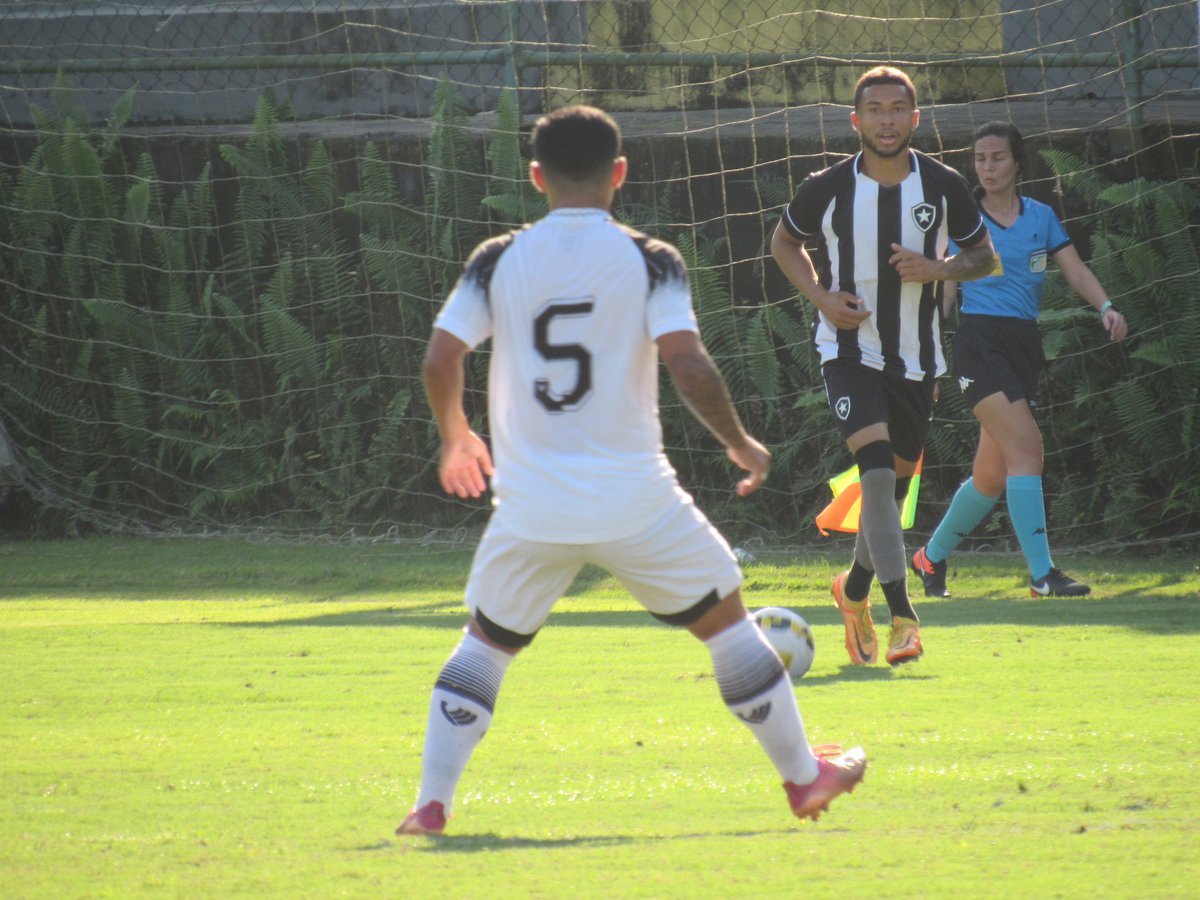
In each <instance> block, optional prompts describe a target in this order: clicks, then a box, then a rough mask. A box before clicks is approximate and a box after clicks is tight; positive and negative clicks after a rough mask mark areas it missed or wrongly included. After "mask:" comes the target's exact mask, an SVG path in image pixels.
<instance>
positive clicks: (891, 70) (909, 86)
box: [854, 66, 917, 109]
mask: <svg viewBox="0 0 1200 900" xmlns="http://www.w3.org/2000/svg"><path fill="white" fill-rule="evenodd" d="M877 84H898V85H900V86H901V87H902V88H904V90H905V91H907V92H908V100H909V102H910V103H912V105H913V106H916V105H917V88H916V86H915V85H913V82H912V79H911V78H909V77H908V76H907V75H905V74H904V73H903V72H901V71H900V70H899V69H897V68H896V67H895V66H876V67H875V68H873V69H868V70H867V71H866V72H864V73H863V74H862V75H861V76H860V77H859V79H858V83H857V84H855V85H854V108H855V109H858V106H859V104H860V103H862V96H863V91H865V90H866V89H867V88H869V87H873V86H874V85H877Z"/></svg>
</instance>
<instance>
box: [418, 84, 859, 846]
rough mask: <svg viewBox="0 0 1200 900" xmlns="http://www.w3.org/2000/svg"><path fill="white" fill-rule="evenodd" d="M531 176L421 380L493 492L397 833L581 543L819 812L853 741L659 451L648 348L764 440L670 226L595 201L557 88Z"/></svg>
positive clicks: (538, 620) (600, 164) (446, 445)
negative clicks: (473, 408) (540, 200)
mask: <svg viewBox="0 0 1200 900" xmlns="http://www.w3.org/2000/svg"><path fill="white" fill-rule="evenodd" d="M532 143H533V158H534V161H533V163H532V164H531V166H530V177H531V180H532V181H533V184H534V185H535V186H536V187H537V189H538V190H540V191H542V192H543V193H545V195H546V198H547V200H548V204H549V209H550V211H549V213H548V214H547V215H546V216H544V217H543V218H542V219H540V220H538V221H537V222H535V223H533V224H532V225H529V226H527V227H526V228H524V229H521V230H518V231H515V232H512V233H510V234H506V235H503V236H501V237H497V238H493V239H491V240H488V241H485V242H484V243H482V244H481V245H480V246H479V247H477V248H476V249H475V251H474V252H473V253H472V254H471V257H470V258H469V259H468V260H467V263H466V266H465V268H464V271H463V274H462V277H461V278H460V280H459V282H458V284H457V285H456V286H455V288H454V290H453V291H452V293H451V294H450V297H449V298H448V299H447V301H446V304H445V306H444V307H443V309H442V311H441V313H440V314H439V316H438V318H437V321H436V322H435V327H434V332H433V336H432V338H431V340H430V343H429V348H428V351H427V354H426V359H425V370H424V372H425V386H426V395H427V397H428V399H429V403H430V406H431V408H432V410H433V415H434V418H435V420H436V422H437V426H438V432H439V434H440V436H441V440H442V446H441V455H440V461H439V466H438V474H439V479H440V482H441V485H442V488H443V489H444V490H446V491H447V492H448V493H451V494H454V495H456V496H459V497H463V498H466V497H479V496H482V495H483V493H484V491H485V490H486V489H487V487H488V478H489V477H490V479H491V489H492V495H493V506H494V510H493V513H492V517H491V519H490V521H489V523H488V526H487V528H486V530H485V532H484V535H483V537H482V539H481V541H480V544H479V547H478V549H477V550H476V553H475V558H474V562H473V564H472V567H471V573H470V576H469V578H468V581H467V589H466V605H467V608H468V610H469V611H470V618H469V620H468V622H467V626H466V628H465V629H464V636H463V638H462V640H461V642H460V643H459V644H458V646H457V647H455V649H454V651H453V652H452V653H451V654H450V658H449V659H448V660H447V661H446V663H445V665H444V666H443V667H442V670H441V672H440V674H439V676H438V679H437V682H436V684H435V686H434V688H433V692H432V697H431V700H430V705H429V719H428V726H427V729H426V734H425V748H424V752H423V754H422V774H421V785H420V789H419V792H418V796H417V802H416V805H415V806H414V808H413V810H412V811H411V812H410V813H409V814H408V816H407V817H406V818H405V819H404V821H403V822H402V823H401V825H400V827H399V828H398V829H397V833H398V834H440V833H442V831H443V830H444V828H445V825H446V818H447V816H448V815H449V812H450V809H451V806H452V803H453V799H454V794H455V790H456V788H457V785H458V781H459V779H460V777H461V776H462V773H463V771H464V769H465V768H466V765H467V761H468V759H469V758H470V756H471V753H472V752H473V751H474V749H475V747H476V746H477V745H478V743H479V741H480V740H481V739H482V738H483V735H484V734H485V732H487V730H488V728H489V726H490V725H491V722H492V715H493V711H494V709H495V703H496V697H497V695H498V694H499V690H500V686H501V682H502V680H503V678H504V673H505V671H506V669H507V668H508V666H509V664H510V663H511V662H512V660H513V658H514V657H515V656H516V655H517V653H518V652H519V651H520V650H521V649H522V648H523V647H525V646H527V645H528V644H529V643H530V642H531V641H532V640H533V638H534V636H535V635H536V634H537V632H538V630H539V629H540V628H541V626H542V625H543V623H544V622H545V621H546V618H547V617H548V616H549V614H550V611H551V608H552V607H553V606H554V604H555V603H556V602H557V600H558V599H559V597H560V596H561V595H562V594H563V593H564V592H565V591H566V590H567V588H568V587H569V586H570V585H571V583H572V581H573V580H574V578H575V576H576V574H577V573H578V572H579V571H580V569H581V568H582V567H583V566H584V565H585V564H586V563H592V564H594V565H597V566H600V567H602V568H604V569H606V570H607V571H609V572H610V573H611V574H612V575H613V576H615V577H616V578H617V579H618V580H619V581H620V582H621V583H622V584H623V585H624V586H625V587H626V588H627V589H628V590H629V592H630V593H631V594H632V595H633V596H634V597H635V598H636V599H637V600H638V602H640V603H641V604H642V605H643V606H644V607H645V608H646V610H647V611H648V612H649V613H650V614H651V615H653V616H654V617H655V618H657V619H659V620H661V621H663V622H666V623H668V624H672V625H677V626H681V627H684V628H686V629H687V630H688V631H690V632H691V633H692V634H694V635H695V636H696V637H697V638H699V639H700V640H702V641H704V643H705V644H706V646H707V647H708V648H709V650H710V652H711V654H712V660H713V667H714V672H715V676H716V681H717V685H718V687H719V689H720V692H721V697H722V699H723V700H724V702H725V704H726V705H727V706H728V708H729V709H730V711H731V712H732V713H733V714H734V715H736V716H737V717H738V718H739V719H740V720H741V721H742V722H743V723H745V724H746V726H747V727H749V728H750V730H751V731H752V732H753V733H754V735H755V737H756V738H757V739H758V740H759V742H760V744H761V745H762V747H763V749H764V750H765V751H766V753H767V755H768V757H769V758H770V760H771V762H772V763H773V764H774V765H775V767H776V769H777V770H778V772H779V774H780V776H781V777H782V778H783V781H784V788H785V790H786V792H787V795H788V800H789V804H790V806H791V808H792V811H793V813H794V814H795V815H796V816H798V817H800V818H810V817H811V818H813V819H816V818H817V817H818V815H819V813H820V812H821V811H822V810H824V809H827V808H828V806H829V802H830V800H832V799H833V798H834V797H836V796H838V795H839V794H842V793H844V792H846V791H850V790H853V788H854V786H855V785H857V784H858V783H859V781H861V780H862V777H863V773H864V771H865V769H866V757H865V755H864V754H863V752H862V750H861V748H857V747H856V748H854V749H852V750H849V751H846V752H845V753H838V752H837V751H829V752H826V753H824V754H823V753H822V752H820V751H816V752H814V749H813V748H811V747H810V746H809V743H808V740H807V738H806V737H805V733H804V725H803V723H802V721H801V718H800V713H799V710H798V709H797V706H796V698H795V694H794V691H793V688H792V684H791V681H790V679H789V678H788V677H787V675H786V672H785V671H784V668H783V665H782V663H781V662H780V660H779V657H778V655H777V654H776V653H775V651H774V650H772V649H771V646H770V645H769V644H768V643H767V642H766V640H765V638H764V637H763V636H762V633H761V631H760V630H759V629H758V628H757V626H756V625H755V624H754V621H753V619H751V618H750V616H749V614H748V612H747V610H746V607H745V606H744V605H743V603H742V598H741V593H740V590H739V587H740V584H741V580H742V574H741V571H740V570H739V568H738V565H737V561H736V559H735V558H734V556H733V553H732V552H731V550H730V548H729V545H728V543H727V542H726V541H725V540H724V538H722V537H721V535H720V534H719V533H718V532H717V531H716V529H714V528H713V526H712V525H711V524H710V523H709V522H708V520H707V519H706V518H705V516H704V514H703V513H701V512H700V511H699V510H698V509H697V508H696V506H695V504H694V503H693V502H692V498H691V497H690V496H689V495H688V494H687V493H686V492H684V491H683V490H682V489H681V488H680V486H679V484H678V481H677V479H676V476H675V472H674V470H673V468H672V467H671V464H670V462H669V461H668V460H667V457H666V454H665V453H664V451H663V444H662V427H661V424H660V422H659V418H658V358H659V357H660V356H661V357H662V360H663V362H664V364H665V365H666V366H667V369H668V371H669V372H670V374H671V377H672V379H673V380H674V383H675V386H676V388H677V390H678V392H679V395H680V397H681V398H683V400H684V402H685V403H686V404H687V405H688V408H689V409H690V410H691V411H692V412H693V413H694V414H695V415H696V416H697V418H698V419H699V420H700V421H701V422H702V423H703V424H704V425H705V426H706V427H707V428H708V429H709V431H711V432H712V434H713V435H714V436H715V437H716V438H717V439H718V440H719V441H720V442H721V443H722V444H723V445H724V447H725V451H726V454H727V455H728V456H729V459H730V460H732V461H733V462H734V463H735V464H736V465H738V466H739V467H741V468H742V469H743V470H745V472H746V473H747V474H746V476H745V477H744V478H743V479H742V480H741V481H740V482H739V483H738V486H737V491H738V493H739V494H740V495H743V496H744V495H746V494H749V493H751V492H753V491H755V490H757V489H758V488H759V486H760V485H761V484H762V483H763V481H764V479H765V478H766V476H767V470H768V467H769V465H770V453H769V452H768V451H767V450H766V448H764V447H763V446H762V445H761V444H760V443H759V442H758V441H756V440H755V439H754V438H753V437H751V436H750V435H749V434H747V433H746V430H745V429H744V428H743V426H742V423H741V420H740V419H739V418H738V415H737V412H736V410H735V409H734V406H733V403H732V401H731V399H730V396H729V392H728V390H727V388H726V386H725V382H724V380H723V379H722V377H721V374H720V372H719V370H718V369H717V367H716V365H715V364H714V363H713V361H712V359H711V358H710V357H709V355H708V352H707V350H706V349H705V347H704V344H703V343H702V341H701V339H700V336H699V333H698V330H697V327H696V319H695V315H694V313H693V311H692V305H691V293H690V288H689V283H688V273H687V269H686V267H685V265H684V263H683V259H682V257H681V256H680V254H679V252H678V250H676V249H675V248H674V247H673V246H671V245H669V244H667V243H664V242H662V241H659V240H655V239H653V238H649V237H646V236H645V235H643V234H640V233H638V232H636V231H634V230H633V229H630V228H627V227H625V226H622V225H619V224H618V223H617V222H615V221H614V220H613V218H612V216H611V214H610V212H609V210H610V209H611V206H612V201H613V196H614V193H615V192H616V190H617V189H618V188H620V187H621V185H622V183H623V182H624V180H625V175H626V171H627V162H626V160H625V158H624V157H623V156H622V155H621V134H620V129H619V128H618V127H617V124H616V123H615V122H614V121H613V120H612V118H610V117H609V116H608V115H607V114H606V113H604V112H602V111H601V110H598V109H595V108H594V107H589V106H568V107H564V108H561V109H559V110H557V111H555V112H553V113H551V114H549V115H547V116H544V117H542V118H541V119H539V120H538V122H537V124H536V125H535V127H534V130H533V135H532ZM488 338H490V339H491V341H492V353H491V361H490V363H491V364H490V369H489V375H488V416H489V422H490V425H491V438H492V448H493V450H494V453H495V464H494V465H493V462H492V453H491V452H489V449H488V447H487V445H486V444H485V443H484V441H483V440H482V439H481V438H480V437H479V436H478V435H477V434H476V433H475V432H474V431H472V429H471V426H470V423H469V422H468V420H467V417H466V414H465V411H464V408H463V390H464V380H463V379H464V376H463V361H464V359H465V357H466V356H467V354H468V353H470V352H471V351H472V350H473V349H474V348H475V347H477V346H479V345H480V344H481V343H482V342H483V341H485V340H487V339H488Z"/></svg>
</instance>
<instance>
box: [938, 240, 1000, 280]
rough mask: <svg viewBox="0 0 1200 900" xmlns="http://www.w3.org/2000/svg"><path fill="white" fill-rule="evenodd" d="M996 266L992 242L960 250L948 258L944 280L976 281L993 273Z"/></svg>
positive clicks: (943, 271)
mask: <svg viewBox="0 0 1200 900" xmlns="http://www.w3.org/2000/svg"><path fill="white" fill-rule="evenodd" d="M995 267H996V255H995V253H993V252H992V245H991V243H990V242H989V243H986V244H984V245H982V246H980V247H971V248H970V249H969V250H960V251H959V252H958V253H956V254H954V256H952V257H950V259H948V260H946V264H945V266H944V267H943V268H942V280H943V281H974V280H975V279H977V278H983V277H985V276H987V275H990V274H992V270H993V269H994V268H995Z"/></svg>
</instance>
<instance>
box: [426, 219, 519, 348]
mask: <svg viewBox="0 0 1200 900" xmlns="http://www.w3.org/2000/svg"><path fill="white" fill-rule="evenodd" d="M505 238H507V239H504V238H501V239H495V238H493V239H492V240H490V241H484V242H483V243H482V244H480V245H479V246H478V247H476V248H475V251H474V252H473V253H472V254H471V256H470V257H469V258H468V259H467V263H466V265H465V266H463V272H462V275H461V276H459V279H458V283H457V284H455V285H454V290H452V291H451V292H450V296H449V297H447V298H446V302H445V304H443V305H442V309H441V312H439V313H438V316H437V319H436V320H435V321H434V323H433V327H434V328H440V329H442V330H443V331H448V332H450V334H452V335H454V336H455V337H456V338H458V339H459V340H460V341H462V342H463V343H464V344H466V345H467V346H468V347H470V348H471V349H474V348H475V347H478V346H479V345H480V344H482V343H483V342H484V341H485V340H487V339H488V338H489V337H491V336H492V309H491V304H490V303H489V301H488V290H489V288H490V287H491V282H492V274H493V273H494V272H495V269H496V263H497V261H498V260H499V258H500V254H501V253H503V252H504V250H505V248H506V247H508V245H509V244H510V243H511V242H512V237H511V235H506V236H505Z"/></svg>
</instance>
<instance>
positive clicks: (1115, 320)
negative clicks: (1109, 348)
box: [1101, 306, 1129, 341]
mask: <svg viewBox="0 0 1200 900" xmlns="http://www.w3.org/2000/svg"><path fill="white" fill-rule="evenodd" d="M1101 321H1102V322H1103V323H1104V330H1105V331H1107V332H1108V339H1109V340H1110V341H1123V340H1125V335H1127V334H1129V323H1127V322H1126V321H1125V317H1124V316H1123V315H1121V314H1120V313H1119V312H1117V311H1116V309H1114V308H1113V307H1111V306H1110V307H1109V308H1108V309H1106V310H1105V311H1104V317H1103V318H1102V319H1101Z"/></svg>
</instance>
